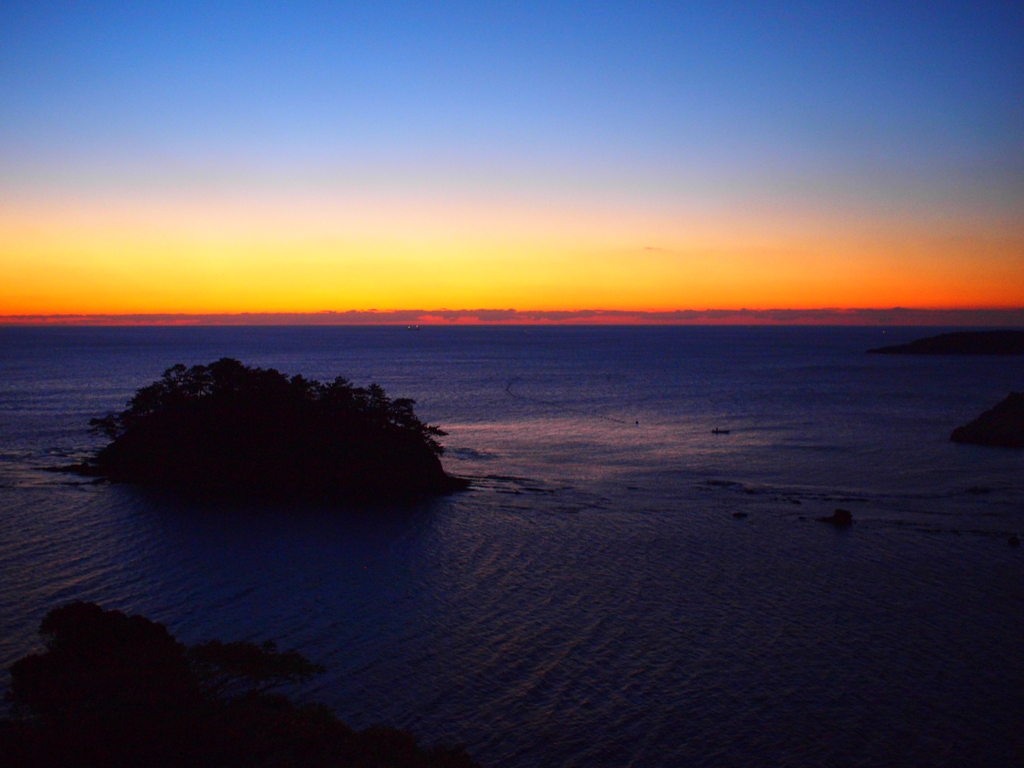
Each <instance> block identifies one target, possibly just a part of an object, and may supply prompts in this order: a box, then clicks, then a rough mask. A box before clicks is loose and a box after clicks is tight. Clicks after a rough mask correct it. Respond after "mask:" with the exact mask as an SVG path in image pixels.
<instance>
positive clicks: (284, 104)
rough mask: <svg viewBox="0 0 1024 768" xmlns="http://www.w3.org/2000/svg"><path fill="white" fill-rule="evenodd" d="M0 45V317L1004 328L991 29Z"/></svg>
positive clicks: (370, 28)
mask: <svg viewBox="0 0 1024 768" xmlns="http://www.w3.org/2000/svg"><path fill="white" fill-rule="evenodd" d="M940 17H941V18H940ZM0 20H2V22H3V23H2V25H0V26H2V29H3V31H2V32H0V72H2V73H3V76H2V78H0V94H2V99H3V102H4V103H5V105H7V106H6V108H5V110H4V113H3V116H2V117H0V166H2V168H3V174H2V175H0V266H2V270H3V280H2V283H0V315H47V314H66V313H81V314H91V313H97V314H119V313H167V312H177V313H234V312H318V311H324V310H331V311H338V312H343V311H348V310H369V309H379V310H400V309H405V308H427V309H431V308H451V309H456V308H467V307H494V308H515V309H518V310H579V309H588V308H590V309H592V308H602V309H609V310H644V311H666V310H675V309H708V308H723V309H738V308H741V307H745V308H751V309H767V308H794V309H800V308H815V307H839V308H842V307H893V306H903V307H920V308H939V309H941V308H993V307H1000V308H1008V307H1009V308H1013V307H1020V306H1021V305H1022V303H1024V227H1022V225H1021V222H1022V216H1024V187H1022V185H1021V181H1020V180H1021V179H1022V178H1024V152H1022V149H1024V140H1022V137H1024V130H1022V129H1024V112H1022V110H1021V107H1020V100H1019V95H1020V87H1021V85H1022V83H1024V80H1022V71H1024V69H1022V65H1021V60H1022V58H1021V57H1020V53H1021V50H1022V49H1021V38H1022V32H1021V29H1024V25H1022V24H1021V16H1020V12H1019V11H1012V10H1008V9H1003V10H998V9H995V8H994V7H993V8H987V9H982V10H968V9H964V8H958V7H956V6H950V7H949V8H945V9H944V10H943V9H942V8H939V9H938V10H936V11H933V10H931V9H928V10H925V9H923V8H920V9H916V10H906V11H904V12H903V13H902V14H901V15H897V16H885V17H883V16H882V15H872V14H871V13H869V12H868V11H864V10H861V11H855V10H853V9H851V8H850V7H848V6H846V5H844V4H839V3H835V4H830V5H829V6H828V10H827V11H826V10H820V11H810V10H807V9H797V8H796V6H794V7H793V8H789V9H788V10H784V9H778V8H777V7H776V6H774V5H772V6H768V5H766V6H764V7H763V8H761V10H758V11H743V12H740V11H738V10H724V6H723V7H720V6H718V5H708V6H699V7H690V8H689V9H687V10H683V11H677V10H669V6H665V8H664V9H661V10H659V9H647V10H630V9H629V6H627V5H625V4H622V5H615V6H609V7H606V8H602V9H600V10H592V11H591V10H587V9H586V8H584V7H582V6H581V7H579V8H573V9H566V8H564V7H556V8H549V7H548V6H546V5H537V6H535V7H527V6H521V5H516V6H514V7H512V6H509V7H507V8H503V9H502V10H494V11H490V12H483V11H480V10H473V9H472V8H470V7H467V8H463V9H458V8H454V7H446V8H445V9H444V10H437V9H435V10H429V11H428V10H424V9H422V8H421V7H420V6H418V5H409V6H396V7H393V8H392V9H391V10H389V11H387V12H379V13H378V12H370V11H354V10H338V9H333V10H332V9H329V8H326V7H323V6H320V5H315V6H314V5H302V6H299V7H292V6H276V5H272V4H268V5H261V6H260V7H259V9H258V11H256V12H253V13H249V12H247V11H246V10H245V8H244V7H242V6H237V7H236V6H232V5H230V4H224V5H218V6H216V7H215V8H214V9H213V10H211V9H210V8H208V7H206V6H203V5H199V4H197V5H195V6H189V7H186V6H179V5H175V6H170V5H169V6H167V7H166V8H165V9H164V10H152V9H149V10H139V9H136V10H133V11H131V12H122V11H121V10H118V9H115V8H114V7H113V6H109V7H108V6H103V5H101V6H99V7H96V8H92V9H91V10H84V9H77V10H67V9H65V8H63V7H61V6H53V7H45V6H36V5H34V4H33V5H29V4H23V5H21V4H11V5H7V6H5V8H4V10H3V11H0ZM954 22H955V23H954Z"/></svg>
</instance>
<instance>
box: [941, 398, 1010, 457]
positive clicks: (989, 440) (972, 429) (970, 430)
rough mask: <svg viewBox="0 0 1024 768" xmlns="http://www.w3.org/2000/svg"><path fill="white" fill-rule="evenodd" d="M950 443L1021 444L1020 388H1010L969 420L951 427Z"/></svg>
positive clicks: (1003, 445)
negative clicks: (991, 405)
mask: <svg viewBox="0 0 1024 768" xmlns="http://www.w3.org/2000/svg"><path fill="white" fill-rule="evenodd" d="M949 439H950V440H952V441H953V442H954V443H971V444H973V445H995V446H1000V447H1003V448H1024V392H1011V393H1010V394H1009V395H1007V396H1006V399H1005V400H1003V401H1002V402H1001V403H999V404H998V405H996V406H995V407H994V408H991V409H990V410H987V411H985V412H984V413H983V414H981V416H979V417H978V418H976V419H975V420H974V421H972V422H971V423H970V424H964V425H963V426H962V427H957V428H956V429H954V430H953V434H951V435H950V436H949Z"/></svg>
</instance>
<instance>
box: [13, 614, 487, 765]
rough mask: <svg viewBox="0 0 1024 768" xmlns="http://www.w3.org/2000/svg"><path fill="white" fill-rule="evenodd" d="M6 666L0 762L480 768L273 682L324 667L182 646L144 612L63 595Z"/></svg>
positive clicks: (246, 649) (267, 646)
mask: <svg viewBox="0 0 1024 768" xmlns="http://www.w3.org/2000/svg"><path fill="white" fill-rule="evenodd" d="M39 632H40V634H41V635H42V636H43V639H44V641H45V646H46V647H45V650H44V651H42V652H41V653H33V654H31V655H29V656H26V657H24V658H22V659H21V660H20V661H18V662H16V663H15V664H14V665H13V666H12V667H11V687H10V690H9V691H8V693H7V697H6V698H7V701H8V702H10V703H11V704H13V705H14V706H13V707H11V711H10V716H9V717H2V718H0V754H2V755H3V757H2V758H0V762H2V763H3V764H4V765H9V766H12V767H13V766H19V768H69V767H70V766H74V767H75V768H141V767H142V766H146V768H183V767H184V766H195V768H214V767H216V768H227V767H228V766H239V767H241V766H245V768H479V763H477V762H476V761H475V760H473V759H472V758H471V757H470V756H469V754H468V753H467V752H466V751H465V750H464V749H463V748H461V747H450V746H444V745H438V746H436V747H431V748H426V747H422V746H420V745H419V744H417V743H416V740H415V738H414V737H413V736H412V735H411V734H409V733H407V732H405V731H399V730H396V729H394V728H388V727H384V726H374V727H371V728H368V729H366V730H364V731H355V730H353V729H352V728H350V727H349V726H348V725H346V724H345V723H343V722H342V721H341V720H339V719H338V718H337V717H336V716H335V715H334V713H333V712H332V711H331V710H330V709H328V707H326V706H325V705H323V704H317V703H308V704H302V703H296V702H293V701H292V700H291V699H290V698H288V697H287V696H285V695H284V694H282V693H280V692H278V691H277V690H275V689H278V688H281V687H288V686H293V685H295V684H296V683H304V682H308V681H309V680H310V679H311V678H312V677H313V676H314V675H317V674H319V673H321V672H323V671H324V670H323V668H322V667H320V666H319V665H317V664H313V663H311V662H310V661H309V660H307V659H305V658H304V657H303V656H301V655H300V654H299V653H297V652H296V651H284V652H282V651H278V650H277V647H276V646H275V645H274V644H273V643H272V642H267V643H264V644H262V645H257V644H255V643H252V642H248V641H241V642H228V643H225V642H221V641H219V640H210V641H207V642H204V643H199V644H197V645H192V646H186V645H184V644H183V643H180V642H178V641H177V640H176V639H175V638H174V636H173V635H171V633H170V632H168V631H167V628H166V627H164V625H163V624H158V623H156V622H153V621H150V620H149V619H147V618H145V617H143V616H126V615H125V614H123V613H121V612H120V611H105V610H103V609H102V608H101V607H100V606H98V605H96V604H94V603H72V604H71V605H66V606H64V607H62V608H56V609H54V610H52V611H50V612H49V613H48V614H46V617H45V618H44V619H43V622H42V624H41V625H40V628H39Z"/></svg>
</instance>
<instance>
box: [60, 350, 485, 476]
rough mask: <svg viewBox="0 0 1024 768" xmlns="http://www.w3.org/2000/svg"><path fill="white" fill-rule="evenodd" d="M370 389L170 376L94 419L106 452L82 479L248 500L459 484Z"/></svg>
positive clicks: (429, 444)
mask: <svg viewBox="0 0 1024 768" xmlns="http://www.w3.org/2000/svg"><path fill="white" fill-rule="evenodd" d="M413 405H414V401H412V400H409V399H405V398H400V399H396V400H392V399H390V398H389V397H388V396H387V395H386V394H385V392H384V390H383V389H381V387H379V386H377V385H376V384H374V385H371V386H370V387H368V388H365V389H364V388H361V387H354V386H353V385H352V384H351V383H350V382H349V381H347V380H345V379H343V378H340V377H339V378H337V379H335V380H334V381H333V382H330V383H329V384H322V383H321V382H319V381H312V380H309V379H305V378H303V377H302V376H292V377H288V376H286V375H284V374H282V373H280V372H278V371H276V370H274V369H272V368H271V369H264V368H252V367H249V366H245V365H243V364H242V363H240V362H239V361H238V360H234V359H231V358H222V359H220V360H217V361H216V362H214V363H211V364H210V365H196V366H193V367H191V368H186V367H185V366H184V365H181V364H179V365H175V366H174V367H173V368H169V369H167V371H165V372H164V375H163V376H162V377H161V378H160V379H159V380H158V381H156V382H154V383H153V384H150V385H149V386H147V387H143V388H142V389H140V390H139V391H138V392H136V393H135V396H134V397H132V399H131V400H130V401H129V402H128V407H127V408H126V409H125V410H124V411H122V412H120V413H116V414H109V415H108V416H106V417H105V418H102V419H93V420H92V421H91V422H90V424H91V426H92V428H93V430H94V431H97V432H101V433H103V434H106V435H107V436H108V437H110V438H112V440H113V441H112V442H111V443H110V444H109V445H107V446H106V447H105V448H103V449H102V450H101V451H100V452H99V453H98V454H97V456H96V458H95V460H94V461H93V462H91V463H88V464H86V465H84V466H82V467H81V468H79V471H82V472H84V473H86V474H96V475H102V476H105V477H109V478H111V479H113V480H123V481H128V482H136V483H144V484H148V485H160V486H171V487H196V488H212V489H228V490H233V491H244V492H263V491H278V492H280V491H284V492H289V493H339V494H341V495H356V496H359V495H364V496H380V495H384V496H403V495H420V494H435V493H446V492H450V491H454V490H459V489H461V488H465V487H466V485H467V483H466V481H464V480H460V479H458V478H454V477H451V476H449V475H447V474H446V473H445V471H444V469H443V468H442V466H441V462H440V458H439V457H440V456H441V454H442V453H443V450H444V449H443V448H442V447H441V445H440V444H439V443H438V442H437V438H438V437H440V436H443V435H444V434H445V433H444V432H442V431H441V430H440V429H439V428H438V427H436V426H429V425H426V424H424V423H423V422H421V421H420V420H419V419H418V418H417V417H416V415H415V414H414V413H413Z"/></svg>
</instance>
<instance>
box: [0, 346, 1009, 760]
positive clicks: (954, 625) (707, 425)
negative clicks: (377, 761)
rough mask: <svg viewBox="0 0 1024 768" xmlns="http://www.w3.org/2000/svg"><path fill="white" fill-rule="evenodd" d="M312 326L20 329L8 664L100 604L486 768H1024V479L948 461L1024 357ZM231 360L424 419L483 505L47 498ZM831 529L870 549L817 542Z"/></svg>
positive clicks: (6, 415) (96, 491) (5, 619)
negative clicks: (103, 428) (349, 385)
mask: <svg viewBox="0 0 1024 768" xmlns="http://www.w3.org/2000/svg"><path fill="white" fill-rule="evenodd" d="M317 330H319V331H321V332H320V333H311V332H310V331H309V329H299V330H293V331H289V330H287V329H285V330H282V329H261V330H259V331H254V330H247V329H243V330H240V329H200V330H195V329H172V330H167V329H150V330H134V331H126V330H117V331H98V330H93V331H88V332H86V331H84V330H83V331H80V332H79V333H77V334H76V333H71V332H62V331H53V330H50V331H34V332H31V333H34V334H36V335H35V336H32V335H31V334H30V332H28V331H25V332H23V333H22V335H21V336H18V335H17V334H15V335H14V336H13V337H12V335H11V332H10V331H3V332H2V333H0V344H2V345H3V346H2V349H3V352H4V354H3V356H2V357H0V366H3V374H4V375H3V376H2V377H0V419H2V421H0V424H2V427H0V502H2V507H0V508H2V511H3V513H2V515H0V558H2V562H3V574H4V580H3V586H2V588H0V620H2V626H3V627H4V629H5V631H4V633H3V634H2V638H0V643H2V644H0V658H2V661H3V662H4V663H5V664H9V663H10V662H11V661H13V660H14V659H16V658H18V657H19V656H21V655H23V654H24V653H25V652H27V651H28V650H31V649H32V648H34V647H36V645H37V643H38V640H37V638H36V637H35V630H36V627H37V626H38V622H39V619H40V618H41V617H42V615H43V614H44V613H45V612H46V610H48V609H49V608H50V607H53V606H55V605H59V604H62V603H64V602H67V601H70V600H73V599H92V600H96V601H98V602H101V603H102V604H103V605H105V606H106V607H111V608H120V609H122V610H127V611H132V612H141V613H144V614H146V615H148V616H150V617H152V618H154V619H157V620H160V621H164V622H165V623H167V624H168V626H169V627H170V628H171V630H172V631H173V632H175V633H176V634H177V635H178V636H179V637H180V638H181V639H182V640H185V641H187V642H192V641H196V640H199V639H202V638H210V637H221V638H226V639H227V638H243V637H247V638H254V639H265V638H273V639H276V640H278V641H279V642H281V643H282V644H283V645H285V646H292V647H297V648H299V649H300V650H301V651H302V652H304V653H305V654H307V655H308V656H310V657H312V658H314V659H315V660H317V661H319V662H321V663H323V664H325V665H326V666H327V668H328V673H327V674H326V675H325V676H323V677H322V678H320V679H319V680H317V681H316V682H314V683H313V684H312V685H311V686H310V687H309V689H308V690H306V691H304V692H303V694H304V695H307V696H311V697H316V698H319V699H322V700H325V701H327V702H328V703H330V704H331V705H332V706H334V707H335V708H336V709H337V711H338V713H339V714H340V715H341V716H342V717H343V719H345V720H347V721H349V722H351V723H352V724H353V725H355V726H357V727H363V726H366V725H370V724H372V723H376V722H387V723H391V724H394V725H398V726H401V727H408V728H411V729H412V730H413V731H414V732H416V733H417V734H418V735H420V736H421V737H423V738H425V739H427V740H435V739H439V738H445V739H449V740H453V741H463V742H466V743H467V744H468V745H469V747H470V750H471V752H472V753H473V754H474V755H476V756H478V757H479V758H480V759H482V760H483V761H484V762H485V763H487V764H489V765H495V766H497V765H502V766H538V765H544V766H547V765H552V766H562V765H564V766H569V765H579V766H592V765H597V766H601V765H607V766H619V765H631V764H632V765H651V766H675V765H723V764H725V765H751V766H754V765H780V764H794V765H808V764H821V765H824V764H828V765H844V764H850V765H892V764H900V765H925V764H933V765H957V764H964V765H995V766H998V765H1014V764H1019V762H1018V760H1017V758H1018V757H1019V756H1020V755H1021V754H1022V753H1021V751H1020V750H1021V749H1022V743H1021V735H1020V734H1021V729H1020V728H1019V726H1020V713H1021V711H1022V704H1021V698H1020V691H1021V690H1024V688H1022V684H1024V653H1022V652H1021V651H1022V650H1024V648H1022V638H1024V611H1022V610H1021V607H1022V606H1024V579H1022V562H1024V561H1022V559H1021V552H1020V550H1012V549H1010V548H1009V547H1007V546H1006V536H1007V534H1008V533H1009V532H1011V531H1017V532H1021V528H1022V517H1024V512H1022V509H1024V493H1022V487H1021V482H1020V478H1021V476H1022V475H1021V473H1020V470H1021V468H1022V463H1024V461H1022V457H1021V454H1020V453H1018V452H1012V451H1011V452H995V453H994V452H991V451H985V450H984V449H972V448H966V449H965V448H964V447H963V446H954V445H952V444H950V443H948V442H947V441H946V440H945V437H946V436H947V435H948V431H949V429H950V428H951V423H952V425H954V426H955V424H956V423H960V422H961V421H963V420H965V419H964V415H965V414H966V416H967V418H969V417H970V416H973V415H974V414H975V413H976V412H977V411H978V410H980V409H982V408H984V407H988V405H990V404H991V403H993V402H995V401H996V400H998V399H1000V398H1001V397H1002V396H1004V395H1005V393H1006V391H1009V390H1010V389H1013V388H1017V389H1019V388H1020V384H1019V382H1021V381H1024V376H1022V375H1021V373H1022V367H1021V362H1020V361H1019V360H1008V359H1004V360H1001V361H987V362H982V363H978V364H973V363H972V367H971V368H970V369H965V368H964V367H963V366H959V367H958V365H957V363H956V361H953V360H949V359H945V360H938V361H937V360H925V361H909V360H906V359H899V360H886V359H880V358H876V357H869V356H864V355H862V354H861V353H860V352H861V350H862V349H864V348H867V347H869V346H873V345H874V344H873V343H872V342H873V340H874V336H873V335H872V334H874V333H877V331H873V330H870V329H832V330H829V329H561V330H560V329H549V330H547V331H545V330H544V329H530V332H529V333H524V332H522V329H449V330H447V331H445V332H442V331H438V330H434V329H424V330H423V331H421V332H420V333H418V334H404V335H403V333H402V332H400V331H393V330H387V329H384V330H382V329H317ZM908 333H910V334H911V335H919V334H917V333H914V332H908ZM702 334H703V335H702ZM889 335H890V336H891V335H893V333H892V331H890V334H889ZM413 337H414V338H413ZM894 341H899V339H895V340H894ZM221 354H232V355H235V356H237V357H240V358H242V359H243V360H245V361H247V362H252V363H259V364H264V365H275V366H278V367H279V368H281V369H282V370H285V371H287V372H302V373H303V374H305V375H310V376H314V377H319V378H331V377H333V376H334V375H337V374H338V373H342V372H344V373H345V374H346V375H347V376H349V377H350V378H352V379H354V380H355V381H356V382H357V383H361V384H364V383H366V382H367V381H369V380H370V379H375V380H379V381H380V382H381V383H382V384H384V386H385V387H386V388H387V389H388V391H389V392H390V393H392V394H394V395H411V396H413V397H416V398H417V399H418V400H419V401H420V405H419V407H418V411H419V412H420V413H421V414H422V415H424V416H425V417H426V418H427V419H428V420H430V421H431V422H436V423H440V424H442V425H443V426H444V427H445V428H446V429H448V430H449V432H450V434H449V436H448V438H446V440H445V442H446V444H447V445H448V446H449V448H450V451H449V453H448V455H447V456H446V463H447V464H448V466H449V468H450V469H451V470H452V471H454V472H455V473H457V474H464V475H468V476H472V477H473V478H474V487H473V488H472V489H471V490H470V491H469V492H467V493H465V494H460V495H457V496H453V497H450V498H447V499H440V500H436V501H432V502H425V503H422V504H418V505H412V506H409V507H405V508H401V509H398V508H389V509H377V510H348V511H346V512H345V513H344V514H339V513H337V512H336V511H332V510H325V509H318V508H310V507H302V506H295V507H293V508H285V509H281V508H273V507H271V508H268V507H253V506H252V505H246V504H225V503H223V502H218V501H211V500H207V501H202V500H194V499H192V500H190V499H183V498H181V497H178V496H175V495H174V494H165V493H156V492H151V491H144V490H139V489H133V488H129V487H118V486H106V485H89V484H76V483H75V481H73V480H71V479H69V478H65V477H63V476H60V475H51V474H47V473H41V472H38V471H37V470H36V469H35V468H36V467H38V466H40V465H45V464H53V463H60V462H61V461H62V460H63V457H67V456H76V455H80V454H81V453H82V452H84V451H87V450H89V449H90V448H91V447H92V446H94V445H95V442H92V441H91V439H90V438H89V437H88V436H87V435H84V433H83V431H82V428H83V426H84V424H85V422H86V421H87V420H88V418H89V417H90V416H92V415H96V414H98V413H102V412H104V411H105V410H108V409H110V408H116V407H119V406H120V404H121V403H123V401H124V399H125V398H126V397H127V396H128V395H129V394H130V393H131V391H132V390H133V389H134V388H135V387H137V386H140V385H141V384H144V383H147V382H148V381H149V380H151V379H152V378H154V377H155V376H156V375H158V374H159V373H160V372H161V370H162V369H163V368H164V367H166V366H167V365H170V364H172V363H174V362H178V361H179V360H180V361H183V362H186V363H195V362H208V361H209V360H211V359H214V358H216V357H217V356H219V355H221ZM915 366H916V367H915ZM510 382H511V387H510V386H509V385H510ZM509 390H511V392H512V393H514V394H515V395H516V397H513V396H512V395H511V394H509ZM637 421H639V422H640V423H639V424H636V422H637ZM716 426H720V427H722V428H727V429H730V434H729V435H711V434H710V429H712V428H714V427H716ZM839 505H842V506H844V507H846V508H850V509H852V510H853V512H854V516H855V518H856V520H857V522H856V523H855V525H854V526H853V527H852V528H851V529H849V530H846V531H839V530H835V529H833V528H831V526H826V525H822V524H819V523H815V522H813V521H811V520H801V519H800V518H801V517H805V518H806V517H811V518H813V517H814V516H817V515H820V514H828V513H830V512H831V511H832V509H833V508H834V507H836V506H839ZM735 511H746V512H747V513H748V514H749V517H747V518H745V519H742V520H740V519H736V518H733V517H732V514H731V513H732V512H735ZM1014 749H1016V750H1017V752H1014V751H1013V750H1014Z"/></svg>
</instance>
